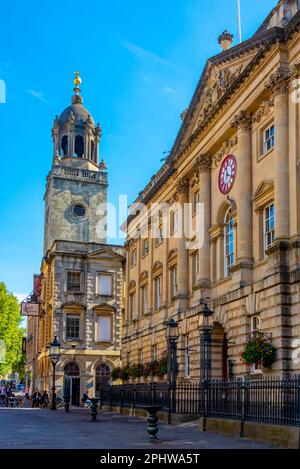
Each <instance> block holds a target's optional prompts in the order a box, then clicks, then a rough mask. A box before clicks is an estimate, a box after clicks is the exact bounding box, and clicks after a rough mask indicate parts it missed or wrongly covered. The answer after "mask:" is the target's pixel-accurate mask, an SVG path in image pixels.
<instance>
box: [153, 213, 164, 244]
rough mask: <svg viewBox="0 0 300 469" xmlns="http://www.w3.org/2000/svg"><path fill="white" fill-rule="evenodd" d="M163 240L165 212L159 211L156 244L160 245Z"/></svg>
mask: <svg viewBox="0 0 300 469" xmlns="http://www.w3.org/2000/svg"><path fill="white" fill-rule="evenodd" d="M162 242H163V214H162V212H159V215H158V220H157V227H156V240H155V245H156V246H158V245H159V244H161V243H162Z"/></svg>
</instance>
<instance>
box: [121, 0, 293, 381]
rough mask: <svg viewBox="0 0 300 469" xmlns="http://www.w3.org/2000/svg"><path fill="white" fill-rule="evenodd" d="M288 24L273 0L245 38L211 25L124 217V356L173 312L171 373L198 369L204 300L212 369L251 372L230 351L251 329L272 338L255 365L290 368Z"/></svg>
mask: <svg viewBox="0 0 300 469" xmlns="http://www.w3.org/2000/svg"><path fill="white" fill-rule="evenodd" d="M299 29H300V11H299V2H298V1H295V0H291V1H283V0H281V1H279V2H278V4H277V6H276V7H275V8H274V9H273V10H272V12H271V13H270V15H269V16H268V18H267V19H266V21H265V22H264V23H263V24H262V26H261V27H260V28H259V30H258V31H257V32H256V33H255V34H254V36H253V37H251V38H250V39H249V40H247V41H245V42H243V43H241V44H238V45H236V46H234V47H230V45H231V43H232V36H231V35H230V34H229V33H227V32H224V33H223V34H222V35H221V36H220V38H219V42H220V44H221V46H222V49H223V50H222V52H221V53H220V54H219V55H217V56H214V57H212V58H210V59H209V60H208V61H207V63H206V66H205V68H204V71H203V73H202V76H201V78H200V81H199V83H198V85H197V88H196V90H195V93H194V95H193V98H192V101H191V103H190V106H189V108H188V109H187V110H186V111H184V113H183V114H182V120H183V122H182V125H181V128H180V130H179V133H178V135H177V138H176V140H175V143H174V146H173V148H172V151H171V153H170V155H169V157H168V158H167V159H166V161H165V163H164V165H163V166H162V168H161V169H160V170H159V171H158V173H157V174H156V175H155V176H154V177H153V178H152V179H151V181H150V182H149V184H148V185H147V186H146V188H145V189H144V190H143V191H142V192H141V193H140V195H139V197H138V198H137V200H136V205H134V206H133V208H132V213H131V215H130V216H129V218H128V227H127V229H128V236H127V243H126V248H127V266H126V315H125V322H124V328H123V342H122V354H123V358H124V361H125V363H128V364H129V363H133V362H135V363H136V362H138V361H146V360H150V359H151V358H156V357H159V356H160V355H161V354H162V353H163V351H164V350H165V349H166V347H167V345H166V339H165V329H166V327H165V321H166V320H167V319H170V318H174V319H175V320H177V321H179V331H180V337H179V343H178V362H179V378H180V379H193V378H199V376H200V339H199V318H200V317H201V311H202V310H203V304H204V303H208V305H209V307H210V309H211V310H212V311H213V323H214V326H213V333H212V372H213V375H212V376H213V377H214V378H228V377H229V376H242V375H245V374H248V373H262V371H261V370H260V369H255V367H251V368H250V367H247V366H245V365H244V364H243V363H242V362H241V360H240V352H241V350H242V349H243V346H244V344H245V342H246V340H247V337H249V336H250V335H251V333H252V331H254V330H258V329H259V330H261V331H262V332H263V333H264V334H265V335H266V336H267V337H268V338H269V340H270V341H271V342H272V343H273V345H274V346H275V347H276V349H277V358H276V361H275V363H274V364H273V365H272V367H271V369H270V370H264V371H263V373H265V374H276V375H277V374H283V375H289V374H291V373H294V372H299V369H300V364H299V360H297V359H295V356H296V355H297V350H296V349H295V344H297V339H299V338H300V313H299V308H300V303H299V302H300V296H299V292H300V282H299V279H300V276H299V261H300V259H299V253H300V251H299V236H300V217H299V214H300V199H299V190H298V185H299V183H300V172H299V171H300V170H299V168H300V166H299V158H300V153H299V148H300V146H299V145H300V127H299V115H300V114H299V112H300V104H299V84H300V81H299V78H300V33H299ZM141 204H144V205H145V206H146V207H147V210H145V209H143V208H142V207H144V205H141ZM155 204H165V206H164V208H162V205H158V206H159V207H160V208H158V209H157V205H155ZM187 204H188V205H187ZM185 206H188V207H189V210H190V212H189V213H188V216H185V217H183V216H181V213H183V211H184V207H185ZM149 214H150V215H149ZM199 217H200V218H199ZM181 218H182V219H183V228H184V234H180V235H178V231H180V229H181ZM199 220H200V224H197V223H198V222H199ZM187 226H188V227H189V231H188V233H187V234H186V230H185V228H186V227H187ZM153 227H154V230H153V229H152V228H153ZM149 228H151V230H152V233H154V236H151V235H149ZM165 230H166V231H165ZM166 232H167V233H168V234H169V236H168V235H167V236H164V234H165V233H166ZM145 233H146V234H145Z"/></svg>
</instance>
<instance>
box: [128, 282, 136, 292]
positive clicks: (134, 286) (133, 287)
mask: <svg viewBox="0 0 300 469" xmlns="http://www.w3.org/2000/svg"><path fill="white" fill-rule="evenodd" d="M135 288H136V282H135V280H131V282H130V283H129V290H134V289H135Z"/></svg>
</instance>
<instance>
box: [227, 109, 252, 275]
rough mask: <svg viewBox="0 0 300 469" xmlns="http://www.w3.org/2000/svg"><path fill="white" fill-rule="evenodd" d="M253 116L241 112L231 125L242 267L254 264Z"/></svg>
mask: <svg viewBox="0 0 300 469" xmlns="http://www.w3.org/2000/svg"><path fill="white" fill-rule="evenodd" d="M251 122H252V118H251V114H250V113H248V112H246V111H241V112H240V113H239V114H237V115H236V116H235V117H234V120H233V122H232V123H231V125H232V126H233V127H235V128H236V129H237V133H238V155H237V179H236V182H235V184H236V185H237V188H236V189H237V200H236V203H237V237H236V238H237V260H236V263H237V264H238V265H240V266H243V267H247V266H249V265H252V263H253V251H252V201H251V195H252V149H251Z"/></svg>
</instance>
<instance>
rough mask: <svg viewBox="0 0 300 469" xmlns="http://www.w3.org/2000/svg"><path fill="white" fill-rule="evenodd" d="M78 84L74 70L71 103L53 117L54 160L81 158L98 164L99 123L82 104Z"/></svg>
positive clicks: (77, 77) (78, 78)
mask: <svg viewBox="0 0 300 469" xmlns="http://www.w3.org/2000/svg"><path fill="white" fill-rule="evenodd" d="M80 84H81V78H80V76H79V72H75V78H74V85H75V88H74V91H75V95H73V96H72V101H71V105H70V106H68V107H67V108H66V109H65V110H64V111H63V112H62V113H61V115H60V116H59V117H58V116H56V118H55V119H54V126H53V129H52V139H53V145H54V161H55V162H58V161H59V160H60V159H63V158H82V159H85V160H89V161H92V162H93V163H95V164H96V165H98V163H99V143H100V137H101V129H100V125H99V124H97V125H95V122H94V119H93V118H92V116H91V114H90V113H89V111H88V110H87V109H86V108H85V107H84V106H83V104H82V103H83V98H82V96H81V94H80V93H81V89H80Z"/></svg>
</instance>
